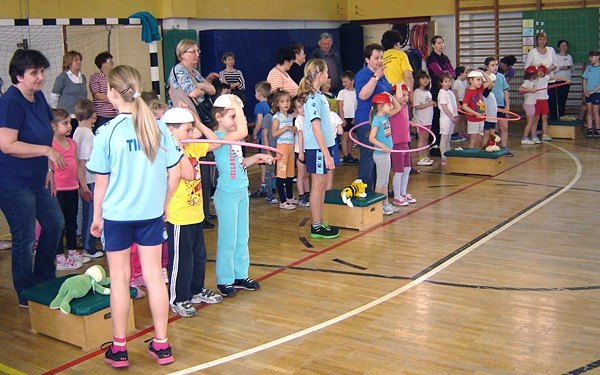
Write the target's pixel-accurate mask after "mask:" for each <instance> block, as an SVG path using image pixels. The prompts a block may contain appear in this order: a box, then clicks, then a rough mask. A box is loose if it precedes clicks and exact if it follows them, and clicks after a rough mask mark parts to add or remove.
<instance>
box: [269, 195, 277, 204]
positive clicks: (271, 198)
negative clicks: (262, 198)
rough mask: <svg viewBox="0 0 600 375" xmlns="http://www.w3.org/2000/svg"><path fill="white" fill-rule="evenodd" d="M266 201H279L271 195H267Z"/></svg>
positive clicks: (272, 202)
mask: <svg viewBox="0 0 600 375" xmlns="http://www.w3.org/2000/svg"><path fill="white" fill-rule="evenodd" d="M266 200H267V203H271V204H277V203H279V201H278V200H277V198H275V197H274V196H272V195H269V196H267V199H266Z"/></svg>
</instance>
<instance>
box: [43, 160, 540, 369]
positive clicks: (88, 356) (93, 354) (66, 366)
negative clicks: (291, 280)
mask: <svg viewBox="0 0 600 375" xmlns="http://www.w3.org/2000/svg"><path fill="white" fill-rule="evenodd" d="M548 152H550V150H546V151H544V152H542V153H540V154H537V155H534V156H532V157H530V158H529V159H525V160H523V161H522V162H520V163H517V164H515V165H513V166H511V167H509V168H506V169H505V170H504V171H503V172H502V173H504V172H507V171H510V170H512V169H515V168H517V167H519V166H521V165H523V164H526V163H529V162H530V161H532V160H534V159H536V158H539V157H540V156H542V155H544V154H546V153H548ZM502 173H500V174H502ZM500 174H498V175H496V176H499V175H500ZM496 176H488V177H485V178H482V179H481V180H478V181H475V182H473V183H472V184H469V185H466V186H464V187H462V188H460V189H458V190H456V191H454V192H452V193H450V194H447V195H444V196H442V197H440V198H438V199H435V200H433V201H431V202H429V203H427V204H425V205H423V206H421V207H419V208H416V209H414V210H412V211H409V212H407V213H405V214H402V215H400V216H397V217H396V218H394V219H392V220H389V221H386V222H385V223H381V224H379V225H377V226H375V227H373V228H371V229H368V230H366V231H364V232H360V233H358V234H356V235H354V236H352V237H349V238H347V239H345V240H343V241H341V242H338V243H336V244H333V245H331V246H329V247H327V248H325V249H323V250H321V251H315V252H314V253H313V254H311V255H308V256H306V257H304V258H301V259H299V260H297V261H295V262H292V263H290V264H288V265H286V266H283V267H281V268H278V269H276V270H275V271H273V272H270V273H268V274H266V275H263V276H261V277H259V278H258V279H256V281H263V280H266V279H269V278H271V277H273V276H275V275H277V274H279V273H282V272H284V271H286V270H288V269H289V268H290V267H295V266H297V265H299V264H302V263H305V262H307V261H309V260H311V259H313V258H316V257H318V256H319V255H322V254H326V253H328V252H330V251H331V250H334V249H337V248H338V247H340V246H343V245H345V244H347V243H349V242H352V241H354V240H356V239H358V238H360V237H363V236H365V235H367V234H369V233H371V232H374V231H375V230H378V229H380V228H383V227H385V226H388V225H390V224H392V223H395V222H396V221H398V220H401V219H404V218H405V217H408V216H410V215H413V214H416V213H417V212H420V211H422V210H424V209H426V208H428V207H431V206H432V205H434V204H436V203H439V202H441V201H444V200H446V199H448V198H451V197H453V196H455V195H457V194H460V193H462V192H464V191H465V190H468V189H470V188H472V187H474V186H477V185H479V184H481V183H483V182H486V181H489V180H491V179H493V178H494V177H496ZM207 306H209V305H207V304H204V303H203V304H202V305H200V306H198V307H196V310H200V309H203V308H205V307H207ZM179 319H181V316H179V315H175V316H174V317H172V318H170V319H169V321H168V322H169V324H170V323H172V322H174V321H177V320H179ZM153 330H154V326H150V327H148V328H146V329H143V330H141V331H139V332H136V333H134V334H132V335H131V336H128V337H127V341H132V340H134V339H137V338H138V337H140V336H143V335H145V334H148V333H150V332H152V331H153ZM103 353H104V350H100V349H98V350H96V351H93V352H90V353H88V354H86V355H84V356H83V357H80V358H77V359H75V360H73V361H71V362H68V363H65V364H64V365H62V366H60V367H57V368H55V369H53V370H50V371H48V372H45V373H43V375H51V374H57V373H59V372H61V371H64V370H67V369H69V368H71V367H73V366H76V365H78V364H80V363H83V362H85V361H87V360H88V359H91V358H93V357H96V356H98V355H100V354H103Z"/></svg>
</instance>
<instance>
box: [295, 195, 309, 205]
mask: <svg viewBox="0 0 600 375" xmlns="http://www.w3.org/2000/svg"><path fill="white" fill-rule="evenodd" d="M298 206H302V207H310V202H309V201H308V197H300V200H299V201H298Z"/></svg>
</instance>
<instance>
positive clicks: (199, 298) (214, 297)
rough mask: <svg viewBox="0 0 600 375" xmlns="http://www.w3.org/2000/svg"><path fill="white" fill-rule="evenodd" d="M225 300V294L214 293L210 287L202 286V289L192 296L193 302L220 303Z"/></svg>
mask: <svg viewBox="0 0 600 375" xmlns="http://www.w3.org/2000/svg"><path fill="white" fill-rule="evenodd" d="M221 301H223V296H222V295H220V294H215V293H213V292H212V291H211V290H210V289H206V288H202V291H201V292H200V293H198V294H194V295H193V296H192V300H191V302H192V303H202V302H204V303H209V304H213V303H219V302H221Z"/></svg>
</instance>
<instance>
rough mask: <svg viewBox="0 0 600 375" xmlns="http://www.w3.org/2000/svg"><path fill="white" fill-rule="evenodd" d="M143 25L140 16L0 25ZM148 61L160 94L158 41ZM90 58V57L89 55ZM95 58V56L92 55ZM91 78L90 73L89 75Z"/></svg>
mask: <svg viewBox="0 0 600 375" xmlns="http://www.w3.org/2000/svg"><path fill="white" fill-rule="evenodd" d="M102 25H108V26H111V25H122V26H128V25H141V20H140V19H139V18H29V19H0V26H102ZM147 53H148V59H149V60H148V61H149V65H150V76H151V81H152V90H153V91H154V92H156V93H158V94H160V71H159V56H158V55H159V53H158V46H157V42H152V43H148V52H147ZM88 58H89V57H88ZM92 58H93V57H92ZM88 79H89V75H88Z"/></svg>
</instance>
